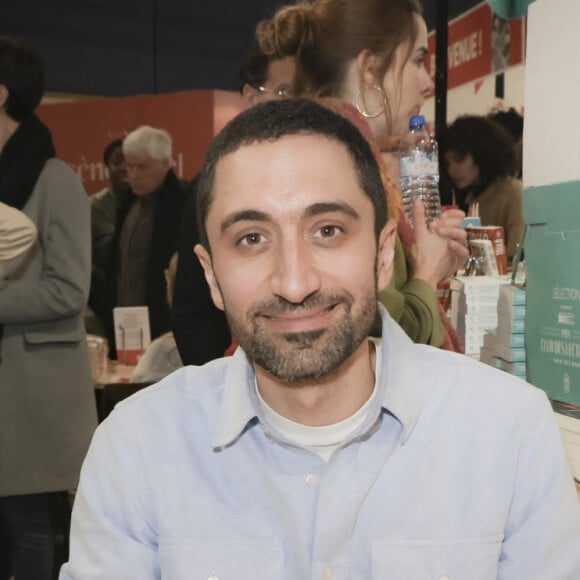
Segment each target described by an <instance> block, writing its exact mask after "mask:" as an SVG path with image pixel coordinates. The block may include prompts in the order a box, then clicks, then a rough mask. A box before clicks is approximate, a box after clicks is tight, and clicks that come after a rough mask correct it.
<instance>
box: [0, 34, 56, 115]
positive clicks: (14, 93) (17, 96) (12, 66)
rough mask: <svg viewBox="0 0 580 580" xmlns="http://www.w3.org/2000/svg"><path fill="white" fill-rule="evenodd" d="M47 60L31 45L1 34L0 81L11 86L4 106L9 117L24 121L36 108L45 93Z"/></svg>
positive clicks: (6, 85) (8, 86)
mask: <svg viewBox="0 0 580 580" xmlns="http://www.w3.org/2000/svg"><path fill="white" fill-rule="evenodd" d="M44 79H45V76H44V62H43V61H42V58H41V56H40V55H39V54H38V53H37V52H36V51H35V50H34V49H32V48H31V47H30V46H27V45H26V44H24V43H22V42H20V41H18V40H15V39H13V38H9V37H6V36H2V37H0V84H2V85H4V86H5V87H6V88H7V89H8V99H7V100H6V104H5V106H4V108H5V109H6V113H7V114H8V116H9V117H11V118H12V119H13V120H15V121H22V120H23V119H24V118H26V117H28V116H29V115H31V114H32V113H33V112H34V109H36V107H37V106H38V104H39V103H40V99H42V95H43V93H44Z"/></svg>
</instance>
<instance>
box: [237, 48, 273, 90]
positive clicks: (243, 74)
mask: <svg viewBox="0 0 580 580" xmlns="http://www.w3.org/2000/svg"><path fill="white" fill-rule="evenodd" d="M269 65H270V59H269V58H268V57H267V56H266V55H265V54H264V53H263V52H260V51H259V50H258V49H256V50H254V51H253V52H251V53H250V54H249V55H248V56H247V57H246V58H245V59H244V62H242V65H241V66H240V93H243V91H244V86H245V85H250V86H251V87H254V88H255V89H257V88H258V87H261V86H263V85H264V83H265V82H266V81H267V80H268V66H269Z"/></svg>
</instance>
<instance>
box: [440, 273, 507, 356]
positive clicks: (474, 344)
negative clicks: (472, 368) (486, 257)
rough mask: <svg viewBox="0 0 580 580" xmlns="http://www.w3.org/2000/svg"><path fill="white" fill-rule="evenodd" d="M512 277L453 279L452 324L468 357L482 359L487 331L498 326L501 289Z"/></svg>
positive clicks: (466, 277) (457, 277)
mask: <svg viewBox="0 0 580 580" xmlns="http://www.w3.org/2000/svg"><path fill="white" fill-rule="evenodd" d="M508 280H509V276H456V277H455V278H452V280H451V284H450V286H451V323H452V325H453V327H454V328H455V330H456V331H457V334H458V335H459V338H460V339H461V341H462V342H463V346H464V348H465V354H467V355H469V356H471V357H473V358H479V356H480V351H481V347H482V346H483V337H484V335H485V332H486V331H487V330H493V329H495V328H496V327H497V325H498V317H497V316H498V310H497V303H498V297H499V287H500V286H501V285H502V284H505V283H507V281H508Z"/></svg>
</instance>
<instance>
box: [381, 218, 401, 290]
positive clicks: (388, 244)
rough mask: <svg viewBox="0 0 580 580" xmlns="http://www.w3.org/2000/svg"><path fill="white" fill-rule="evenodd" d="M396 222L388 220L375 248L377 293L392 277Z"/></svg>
mask: <svg viewBox="0 0 580 580" xmlns="http://www.w3.org/2000/svg"><path fill="white" fill-rule="evenodd" d="M396 241H397V222H396V221H395V220H394V219H390V220H389V221H388V222H387V223H386V224H385V227H384V228H383V229H382V230H381V233H380V235H379V243H378V248H377V292H380V291H381V290H384V289H385V288H386V287H387V286H388V285H389V283H390V281H391V278H392V277H393V269H394V265H395V244H396Z"/></svg>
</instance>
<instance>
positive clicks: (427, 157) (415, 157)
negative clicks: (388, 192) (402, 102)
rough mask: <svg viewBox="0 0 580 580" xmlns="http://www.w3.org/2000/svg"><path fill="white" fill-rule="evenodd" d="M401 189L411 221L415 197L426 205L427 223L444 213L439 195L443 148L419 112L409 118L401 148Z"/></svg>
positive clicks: (411, 220) (410, 220)
mask: <svg viewBox="0 0 580 580" xmlns="http://www.w3.org/2000/svg"><path fill="white" fill-rule="evenodd" d="M399 154H400V171H401V193H402V195H403V205H404V207H405V213H406V214H407V218H408V220H409V222H410V223H411V225H413V214H412V211H411V208H412V206H413V200H414V199H420V200H421V201H422V202H423V205H424V206H425V217H426V220H427V224H430V223H431V222H433V221H436V220H438V219H439V218H440V217H441V197H440V196H439V152H438V147H437V141H435V139H433V137H431V135H429V133H428V132H427V130H426V129H425V117H423V115H416V116H414V117H411V120H410V121H409V132H408V133H407V135H406V136H405V137H404V138H403V139H402V140H401V145H400V149H399Z"/></svg>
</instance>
